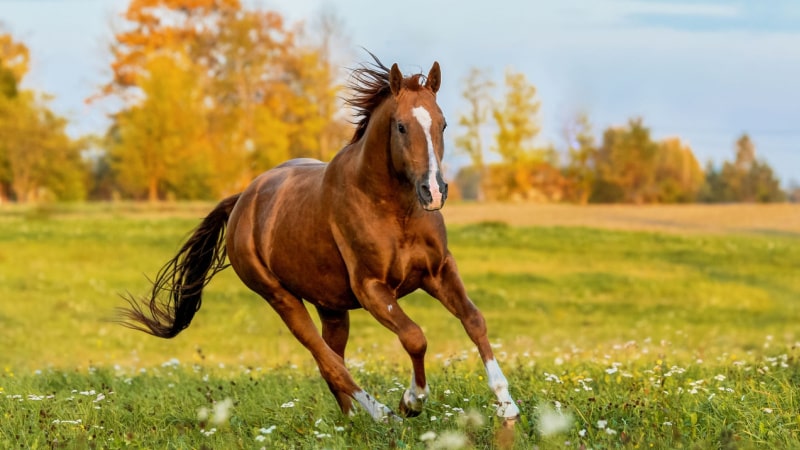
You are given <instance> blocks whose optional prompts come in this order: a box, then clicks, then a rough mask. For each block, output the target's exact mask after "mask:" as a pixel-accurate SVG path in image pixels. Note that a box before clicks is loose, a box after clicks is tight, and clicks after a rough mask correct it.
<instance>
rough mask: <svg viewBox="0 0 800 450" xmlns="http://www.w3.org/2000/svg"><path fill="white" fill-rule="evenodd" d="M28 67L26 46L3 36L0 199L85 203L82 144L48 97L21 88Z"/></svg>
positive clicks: (0, 39)
mask: <svg viewBox="0 0 800 450" xmlns="http://www.w3.org/2000/svg"><path fill="white" fill-rule="evenodd" d="M27 69H28V49H27V47H26V46H25V45H24V44H22V43H21V42H17V41H15V40H14V39H13V38H12V37H11V36H10V35H8V34H2V35H0V201H3V200H7V199H9V198H14V199H16V200H17V201H19V202H32V201H39V200H46V199H61V200H75V199H81V198H83V197H84V196H85V194H86V188H85V179H86V167H85V165H84V163H83V161H82V160H81V157H80V153H81V150H82V149H83V148H84V146H85V145H84V142H83V141H82V140H73V139H71V138H70V137H69V136H68V135H67V133H66V124H67V122H66V120H65V119H64V118H62V117H60V116H58V115H56V114H55V113H53V112H52V111H51V110H50V108H49V107H48V105H47V101H48V97H47V96H45V95H42V94H38V93H36V92H33V91H31V90H25V89H21V88H20V87H19V86H20V83H21V81H22V78H23V77H24V76H25V74H26V72H27Z"/></svg>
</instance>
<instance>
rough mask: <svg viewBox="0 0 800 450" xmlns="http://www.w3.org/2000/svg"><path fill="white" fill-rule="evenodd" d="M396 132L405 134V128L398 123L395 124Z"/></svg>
mask: <svg viewBox="0 0 800 450" xmlns="http://www.w3.org/2000/svg"><path fill="white" fill-rule="evenodd" d="M397 131H399V132H400V134H406V126H405V125H403V124H402V123H398V124H397Z"/></svg>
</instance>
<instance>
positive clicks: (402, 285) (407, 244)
mask: <svg viewBox="0 0 800 450" xmlns="http://www.w3.org/2000/svg"><path fill="white" fill-rule="evenodd" d="M373 59H374V60H375V62H374V63H372V64H369V65H363V66H361V67H360V68H358V69H355V71H354V72H353V81H352V86H351V88H352V89H353V92H354V94H353V96H352V98H350V99H349V100H348V103H349V104H350V105H351V106H352V107H354V108H355V110H356V112H357V117H358V119H359V121H358V123H357V127H356V131H355V133H354V135H353V138H352V140H351V141H350V143H349V144H348V145H347V146H345V147H344V148H343V149H342V150H341V151H340V152H339V153H338V154H337V155H336V156H335V157H334V158H333V160H332V161H331V162H330V163H328V164H325V163H323V162H320V161H317V160H313V159H295V160H291V161H288V162H286V163H284V164H281V165H280V166H277V167H275V168H274V169H272V170H269V171H267V172H265V173H263V174H261V175H260V176H259V177H258V178H256V179H255V180H254V181H253V182H252V184H250V186H249V187H247V188H246V189H245V190H244V191H243V192H242V193H240V194H237V195H234V196H232V197H229V198H226V199H225V200H223V201H222V202H220V203H219V204H218V205H217V206H216V207H215V208H214V210H213V211H211V213H210V214H209V215H208V216H207V217H206V218H205V219H204V220H203V222H202V223H201V225H200V226H199V227H198V228H197V229H196V230H195V231H194V233H193V235H192V236H191V237H190V238H189V240H188V241H187V242H186V243H185V244H184V246H183V247H182V248H181V250H180V251H179V252H178V254H177V255H176V256H175V258H173V259H172V260H170V261H169V262H168V263H167V264H166V265H165V266H164V267H163V268H162V269H161V271H160V272H159V274H158V276H157V277H156V279H155V281H154V286H153V288H152V292H151V295H150V296H149V297H148V298H147V299H144V300H142V301H136V300H135V299H132V298H129V299H128V301H129V303H130V305H131V309H125V310H123V317H122V318H123V320H124V323H125V324H126V325H127V326H129V327H131V328H135V329H139V330H142V331H145V332H147V333H150V334H153V335H155V336H159V337H163V338H171V337H173V336H175V335H176V334H178V333H179V332H180V331H181V330H183V329H184V328H186V327H187V326H189V323H190V322H191V320H192V317H193V316H194V314H195V312H196V311H197V310H198V309H199V308H200V299H201V294H202V290H203V287H204V286H205V285H206V284H207V283H208V282H209V281H210V279H211V278H212V277H213V276H214V274H216V273H217V272H218V271H220V270H222V269H224V268H225V267H226V265H225V258H226V256H227V258H228V259H229V260H230V265H231V266H233V269H234V270H235V271H236V273H237V274H238V275H239V278H241V280H242V281H243V282H244V284H246V285H247V287H249V288H250V289H252V290H253V291H255V292H257V293H258V294H259V295H261V296H262V297H263V298H264V299H265V300H266V301H267V303H269V305H270V306H272V308H273V309H274V310H275V311H276V312H277V313H278V314H279V315H280V317H281V319H283V321H284V322H285V323H286V326H287V327H288V328H289V330H291V332H292V334H293V335H294V336H295V337H296V338H297V340H298V341H300V342H301V343H302V344H303V345H304V346H305V347H306V348H307V349H308V350H309V351H310V352H311V354H312V355H313V356H314V359H315V360H316V363H317V365H318V367H319V371H320V373H321V375H322V377H323V378H324V379H325V381H326V382H327V383H328V386H329V388H330V390H331V392H332V393H333V395H334V396H335V397H336V401H337V402H338V404H339V407H340V408H341V410H342V412H343V413H345V414H350V413H352V411H353V400H355V401H356V402H358V403H359V404H360V405H361V406H362V407H363V408H364V409H365V410H366V411H368V412H369V414H370V415H371V416H372V417H373V418H374V419H375V420H385V419H387V418H389V417H391V418H398V416H396V415H395V414H394V413H393V412H392V410H390V409H389V408H388V407H386V406H384V405H383V404H381V403H380V402H378V401H377V400H376V399H375V397H373V396H371V395H369V394H367V393H366V392H364V390H363V389H361V388H360V387H359V385H358V384H356V382H355V381H354V380H353V378H352V376H351V375H350V373H349V372H348V370H347V368H346V367H345V360H344V352H345V346H346V344H347V339H348V334H349V328H350V321H349V310H351V309H356V308H364V309H366V310H367V311H369V312H370V314H372V316H374V317H375V319H377V320H378V322H380V323H381V324H382V325H383V326H385V327H386V328H388V329H389V330H391V331H392V332H394V333H395V334H397V336H398V338H399V340H400V342H401V343H402V345H403V348H404V349H405V350H406V351H407V352H408V355H409V356H410V357H411V364H412V367H413V372H412V374H411V384H410V387H409V388H408V389H407V390H406V391H405V392H404V393H403V396H402V398H401V400H400V406H399V413H400V415H402V416H404V417H413V416H416V415H418V414H419V413H420V412H421V411H422V408H423V404H424V403H425V400H426V399H427V397H428V395H429V392H430V391H429V387H428V382H427V380H426V379H425V362H424V357H425V350H426V347H427V341H426V339H425V336H424V335H423V333H422V329H420V327H419V326H418V325H417V324H416V323H414V322H413V321H412V320H411V319H410V318H409V317H408V316H407V315H406V314H405V313H404V312H403V310H402V309H401V308H400V305H399V304H398V300H399V299H400V298H401V297H403V296H405V295H407V294H409V293H410V292H412V291H415V290H416V289H419V288H422V289H423V290H424V291H425V292H427V293H428V294H430V295H431V296H433V297H434V298H436V299H437V300H439V301H440V302H441V303H442V305H444V307H445V308H447V310H448V311H450V312H451V313H452V314H453V315H455V316H456V317H457V318H458V319H460V320H461V323H462V324H463V326H464V329H465V330H466V332H467V334H468V335H469V337H470V338H471V339H472V341H473V342H474V343H475V345H476V346H477V348H478V351H479V352H480V356H481V358H482V359H483V363H484V365H485V368H486V373H487V375H488V381H489V386H490V387H491V389H492V390H493V391H494V393H495V394H496V396H497V414H498V415H499V416H500V417H503V418H506V419H514V418H516V417H517V416H518V414H519V409H518V408H517V405H516V404H515V403H514V400H513V399H512V398H511V396H510V395H509V392H508V382H507V381H506V378H505V376H504V375H503V372H502V371H501V370H500V367H499V366H498V364H497V362H496V360H495V358H494V355H493V353H492V348H491V347H490V345H489V340H488V338H487V335H486V324H485V321H484V318H483V315H482V314H481V313H480V312H479V311H478V309H477V308H476V307H475V305H474V304H473V303H472V301H470V299H469V298H468V297H467V294H466V292H465V290H464V284H463V283H462V281H461V278H460V277H459V275H458V270H457V269H456V262H455V259H454V258H453V255H451V254H450V251H449V250H448V249H447V237H446V232H445V226H444V221H443V219H442V215H441V213H440V212H439V211H438V210H439V209H440V208H442V206H443V205H444V202H445V199H446V198H447V184H446V183H445V182H444V179H443V177H442V170H441V161H442V154H443V151H444V143H443V137H442V134H443V132H444V128H445V120H444V117H443V115H442V111H441V109H439V106H438V105H437V104H436V92H437V91H438V90H439V85H440V82H441V72H440V69H439V64H438V62H435V63H434V64H433V67H432V68H431V70H430V72H429V73H428V76H427V77H423V76H422V75H421V74H417V75H413V76H410V77H407V78H404V77H403V75H402V74H401V73H400V70H399V69H398V67H397V64H394V65H393V66H392V68H391V69H388V68H386V67H385V66H384V65H383V64H382V63H381V62H380V60H378V59H377V58H375V57H374V55H373ZM226 226H227V232H226ZM164 296H166V298H165V299H162V297H164ZM303 301H307V302H309V303H310V304H312V305H314V307H315V308H316V310H317V313H318V314H319V317H320V321H321V324H322V333H320V332H319V331H318V330H317V328H316V326H315V325H314V323H313V322H312V318H311V316H310V315H309V312H308V310H307V309H306V307H305V305H304V303H303Z"/></svg>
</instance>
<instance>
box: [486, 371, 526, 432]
mask: <svg viewBox="0 0 800 450" xmlns="http://www.w3.org/2000/svg"><path fill="white" fill-rule="evenodd" d="M486 375H487V378H489V387H490V388H491V389H492V390H493V391H494V394H495V395H496V396H497V402H498V403H499V406H498V407H497V415H498V416H500V417H503V418H506V419H512V418H514V417H517V416H518V415H519V408H518V407H517V404H516V403H514V399H512V398H511V394H509V393H508V380H506V377H505V375H503V371H502V370H500V366H499V365H497V361H495V360H494V359H490V360H489V361H487V362H486Z"/></svg>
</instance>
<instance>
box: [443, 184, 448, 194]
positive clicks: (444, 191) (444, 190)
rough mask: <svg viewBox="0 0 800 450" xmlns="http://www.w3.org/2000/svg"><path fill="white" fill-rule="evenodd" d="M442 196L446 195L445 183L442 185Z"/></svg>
mask: <svg viewBox="0 0 800 450" xmlns="http://www.w3.org/2000/svg"><path fill="white" fill-rule="evenodd" d="M442 197H447V183H444V184H443V185H442Z"/></svg>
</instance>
